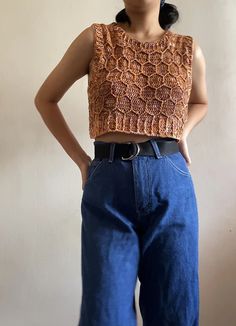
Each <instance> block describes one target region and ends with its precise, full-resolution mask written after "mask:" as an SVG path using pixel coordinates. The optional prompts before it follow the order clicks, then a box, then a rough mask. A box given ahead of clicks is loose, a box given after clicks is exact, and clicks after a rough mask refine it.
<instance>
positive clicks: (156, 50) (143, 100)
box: [87, 22, 193, 140]
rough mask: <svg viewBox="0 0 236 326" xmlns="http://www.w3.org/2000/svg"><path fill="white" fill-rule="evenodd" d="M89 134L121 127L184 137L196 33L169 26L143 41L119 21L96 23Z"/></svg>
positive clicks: (89, 90) (154, 133)
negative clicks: (182, 31) (184, 32)
mask: <svg viewBox="0 0 236 326" xmlns="http://www.w3.org/2000/svg"><path fill="white" fill-rule="evenodd" d="M91 26H92V27H93V31H94V52H93V57H92V59H91V61H90V64H89V76H88V87H87V93H88V104H89V134H90V138H95V137H97V136H99V135H102V134H104V133H107V132H113V131H119V132H125V133H133V134H139V135H148V136H158V137H170V138H175V139H178V140H179V139H180V138H181V135H182V132H183V128H184V124H185V122H186V121H187V118H188V100H189V96H190V92H191V86H192V59H193V38H192V36H190V35H182V34H177V33H174V32H172V31H170V30H165V31H164V33H163V34H162V36H161V38H160V39H159V40H157V41H151V42H149V41H147V42H145V41H144V42H142V41H139V40H137V39H135V38H134V37H132V36H131V35H130V34H128V33H127V32H126V31H125V30H124V29H123V28H122V27H120V26H118V25H117V23H116V22H112V23H110V24H104V23H93V24H92V25H91Z"/></svg>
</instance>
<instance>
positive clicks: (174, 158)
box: [163, 152, 191, 177]
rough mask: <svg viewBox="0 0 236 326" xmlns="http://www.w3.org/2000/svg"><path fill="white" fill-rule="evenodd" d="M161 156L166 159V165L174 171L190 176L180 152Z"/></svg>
mask: <svg viewBox="0 0 236 326" xmlns="http://www.w3.org/2000/svg"><path fill="white" fill-rule="evenodd" d="M163 156H164V158H165V159H166V162H167V163H168V165H169V166H170V167H171V168H172V169H174V171H175V172H177V173H179V174H181V175H184V176H187V177H191V172H190V170H189V167H188V165H187V162H186V160H185V158H184V157H183V155H182V154H181V152H176V153H172V154H168V155H163Z"/></svg>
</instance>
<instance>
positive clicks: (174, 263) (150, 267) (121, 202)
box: [78, 140, 199, 326]
mask: <svg viewBox="0 0 236 326" xmlns="http://www.w3.org/2000/svg"><path fill="white" fill-rule="evenodd" d="M150 141H151V143H152V145H153V148H154V150H155V154H156V156H147V155H146V156H137V157H135V158H134V159H133V160H127V161H124V160H122V159H120V158H119V159H114V160H113V161H112V162H109V159H108V158H102V159H99V158H94V159H93V161H92V163H91V165H90V166H89V171H88V179H87V181H86V183H85V187H84V191H83V195H82V201H81V214H82V225H81V271H82V302H81V309H80V317H79V323H78V325H79V326H136V325H137V314H136V305H135V287H136V281H137V277H138V279H139V281H140V291H139V307H140V312H141V315H142V319H143V326H198V324H199V277H198V207H197V200H196V194H195V189H194V184H193V179H192V175H191V173H190V170H189V168H188V166H187V164H186V161H185V159H184V157H183V155H182V154H181V153H180V152H177V153H171V154H168V155H160V151H159V148H158V145H157V143H155V142H153V141H152V140H150ZM99 142H100V143H101V141H94V144H96V143H99Z"/></svg>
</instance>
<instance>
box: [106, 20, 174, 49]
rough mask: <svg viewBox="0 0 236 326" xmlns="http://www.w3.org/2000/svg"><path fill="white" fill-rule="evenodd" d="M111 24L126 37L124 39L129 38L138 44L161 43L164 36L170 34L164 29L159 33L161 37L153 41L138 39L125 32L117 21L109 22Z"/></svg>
mask: <svg viewBox="0 0 236 326" xmlns="http://www.w3.org/2000/svg"><path fill="white" fill-rule="evenodd" d="M110 25H111V26H113V27H114V28H115V29H116V30H117V31H121V32H122V33H123V36H124V37H125V38H126V40H130V41H131V42H133V43H137V44H140V45H142V44H143V45H153V44H159V43H161V42H162V41H163V40H164V39H165V38H166V36H168V35H169V34H171V31H170V30H169V29H167V30H165V32H164V33H163V34H162V35H161V37H160V38H159V39H158V40H154V41H140V40H138V39H136V38H135V37H133V36H131V35H130V34H129V33H128V32H126V31H125V30H124V29H123V27H121V26H119V25H118V23H117V22H112V23H111V24H110Z"/></svg>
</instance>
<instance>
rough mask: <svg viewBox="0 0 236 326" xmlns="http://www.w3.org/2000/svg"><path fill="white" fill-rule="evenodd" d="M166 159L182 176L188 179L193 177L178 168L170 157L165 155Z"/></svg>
mask: <svg viewBox="0 0 236 326" xmlns="http://www.w3.org/2000/svg"><path fill="white" fill-rule="evenodd" d="M164 158H165V159H166V160H167V162H169V163H170V164H171V165H172V166H173V168H174V169H175V170H177V172H179V173H180V174H182V175H185V176H187V177H191V174H190V172H186V171H183V170H181V169H180V168H179V167H178V166H176V165H175V164H174V162H173V161H172V160H171V159H170V158H169V157H168V156H166V155H164Z"/></svg>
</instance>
